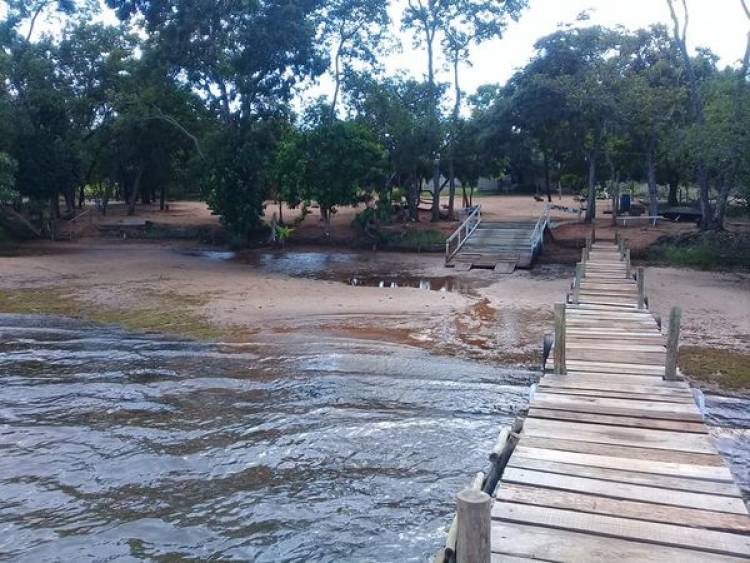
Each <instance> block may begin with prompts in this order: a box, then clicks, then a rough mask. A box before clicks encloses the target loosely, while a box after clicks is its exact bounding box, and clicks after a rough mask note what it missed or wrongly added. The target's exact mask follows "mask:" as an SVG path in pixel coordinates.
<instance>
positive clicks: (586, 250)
mask: <svg viewBox="0 0 750 563" xmlns="http://www.w3.org/2000/svg"><path fill="white" fill-rule="evenodd" d="M590 250H591V247H589V246H584V247H583V250H582V251H581V262H583V263H584V264H585V263H586V262H588V261H589V251H590Z"/></svg>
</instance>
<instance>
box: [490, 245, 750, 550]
mask: <svg viewBox="0 0 750 563" xmlns="http://www.w3.org/2000/svg"><path fill="white" fill-rule="evenodd" d="M582 270H583V275H582V277H581V279H580V283H579V284H578V287H575V286H574V288H573V289H572V292H573V301H574V302H575V303H568V304H567V305H566V306H565V312H564V317H565V319H564V322H565V370H559V371H565V373H564V374H555V373H551V374H548V375H546V376H545V377H544V378H543V379H542V380H541V382H540V384H539V386H538V389H537V391H536V393H535V396H534V398H533V400H532V401H531V405H530V408H529V412H528V416H527V418H526V421H525V422H524V425H523V431H522V433H521V435H520V440H519V442H518V445H517V447H516V449H515V451H514V453H513V455H512V456H511V458H510V461H509V462H508V465H507V467H506V468H505V471H504V473H503V476H502V480H501V482H500V483H499V485H498V487H497V489H496V491H495V502H494V505H493V507H492V552H493V559H496V560H498V561H503V560H509V559H508V556H512V557H521V558H527V559H543V560H548V561H618V560H619V561H623V560H626V561H636V560H637V561H668V560H679V561H728V560H733V559H747V558H750V535H747V534H750V517H748V511H747V509H746V507H745V503H744V502H743V500H742V495H741V493H740V490H739V489H738V487H737V485H736V484H735V483H734V480H733V477H732V474H731V473H730V471H729V469H728V467H727V465H726V463H725V462H724V460H723V458H722V457H721V456H720V455H719V453H718V452H717V450H716V447H715V446H714V444H713V443H712V440H711V438H710V436H709V435H708V433H707V430H706V427H705V426H704V424H703V421H702V420H703V419H702V415H701V413H700V411H699V409H698V407H697V406H696V404H695V402H694V400H693V394H692V392H691V390H690V388H689V386H688V384H687V383H684V382H682V381H667V380H665V379H664V375H665V367H664V366H665V361H666V348H665V342H664V337H663V336H662V334H661V331H660V330H659V326H658V325H657V321H656V319H655V318H654V316H653V315H652V314H651V313H650V312H649V311H648V309H646V308H645V307H644V308H639V292H638V285H637V283H636V282H635V281H634V280H633V279H632V277H631V276H630V275H629V271H626V270H629V264H628V263H627V261H626V260H625V259H624V257H623V256H622V254H621V252H620V249H619V248H618V247H617V246H616V245H614V244H611V243H606V242H603V243H597V244H594V245H593V246H592V248H591V250H590V252H589V253H588V260H586V262H585V265H584V266H583V268H582ZM576 295H577V297H576ZM549 367H550V368H554V365H553V362H551V363H550V365H549Z"/></svg>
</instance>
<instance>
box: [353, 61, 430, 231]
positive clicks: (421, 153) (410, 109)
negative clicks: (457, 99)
mask: <svg viewBox="0 0 750 563" xmlns="http://www.w3.org/2000/svg"><path fill="white" fill-rule="evenodd" d="M347 90H348V94H349V105H350V106H351V108H352V111H353V112H354V114H355V115H356V116H357V118H358V120H359V121H360V122H363V123H365V124H366V125H367V127H368V129H369V130H370V131H372V132H373V133H374V134H375V136H376V137H377V139H378V140H379V142H380V143H381V145H383V146H384V147H385V148H386V150H387V153H388V167H389V169H390V174H389V179H388V181H387V182H386V188H387V189H389V188H390V187H391V186H394V185H395V186H396V187H398V188H402V189H403V190H404V191H405V193H406V200H407V206H408V213H409V218H410V219H411V220H412V221H418V220H419V214H418V209H417V206H418V203H419V190H420V186H421V182H422V178H425V177H427V176H429V175H430V173H431V166H432V164H431V161H432V147H433V139H434V137H433V129H432V128H431V127H432V126H431V112H432V106H431V96H430V87H429V85H428V84H426V83H423V82H417V81H416V80H410V79H402V78H400V77H389V78H385V79H383V80H377V79H375V78H373V77H371V76H367V75H364V74H353V75H352V76H351V77H350V78H349V80H348V84H347Z"/></svg>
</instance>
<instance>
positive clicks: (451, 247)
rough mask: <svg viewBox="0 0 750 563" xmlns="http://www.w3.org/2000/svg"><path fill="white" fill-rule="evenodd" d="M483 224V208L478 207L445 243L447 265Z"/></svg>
mask: <svg viewBox="0 0 750 563" xmlns="http://www.w3.org/2000/svg"><path fill="white" fill-rule="evenodd" d="M481 222H482V206H481V205H477V206H476V207H474V209H473V210H472V211H471V213H469V216H468V217H466V220H465V221H464V222H463V223H461V226H460V227H458V229H456V231H455V232H454V233H453V234H452V235H451V236H449V237H448V239H447V240H446V241H445V263H446V264H448V263H449V262H450V261H451V260H452V259H453V257H454V256H455V255H456V253H457V252H458V251H459V250H461V247H462V246H463V245H464V243H465V242H466V241H467V240H468V238H469V237H470V236H471V235H472V233H473V232H474V231H475V230H476V229H477V227H478V226H479V223H481Z"/></svg>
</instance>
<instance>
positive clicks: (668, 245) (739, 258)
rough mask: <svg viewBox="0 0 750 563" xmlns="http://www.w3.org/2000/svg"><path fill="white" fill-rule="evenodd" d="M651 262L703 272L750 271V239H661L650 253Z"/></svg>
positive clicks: (721, 235)
mask: <svg viewBox="0 0 750 563" xmlns="http://www.w3.org/2000/svg"><path fill="white" fill-rule="evenodd" d="M649 258H650V259H652V260H655V261H657V262H659V263H662V264H667V265H670V266H687V267H691V268H699V269H702V270H736V269H739V270H750V235H749V234H748V233H732V232H707V233H691V234H689V235H680V236H676V237H662V238H661V239H659V240H658V241H657V242H656V245H655V246H654V247H652V248H651V250H650V251H649Z"/></svg>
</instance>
